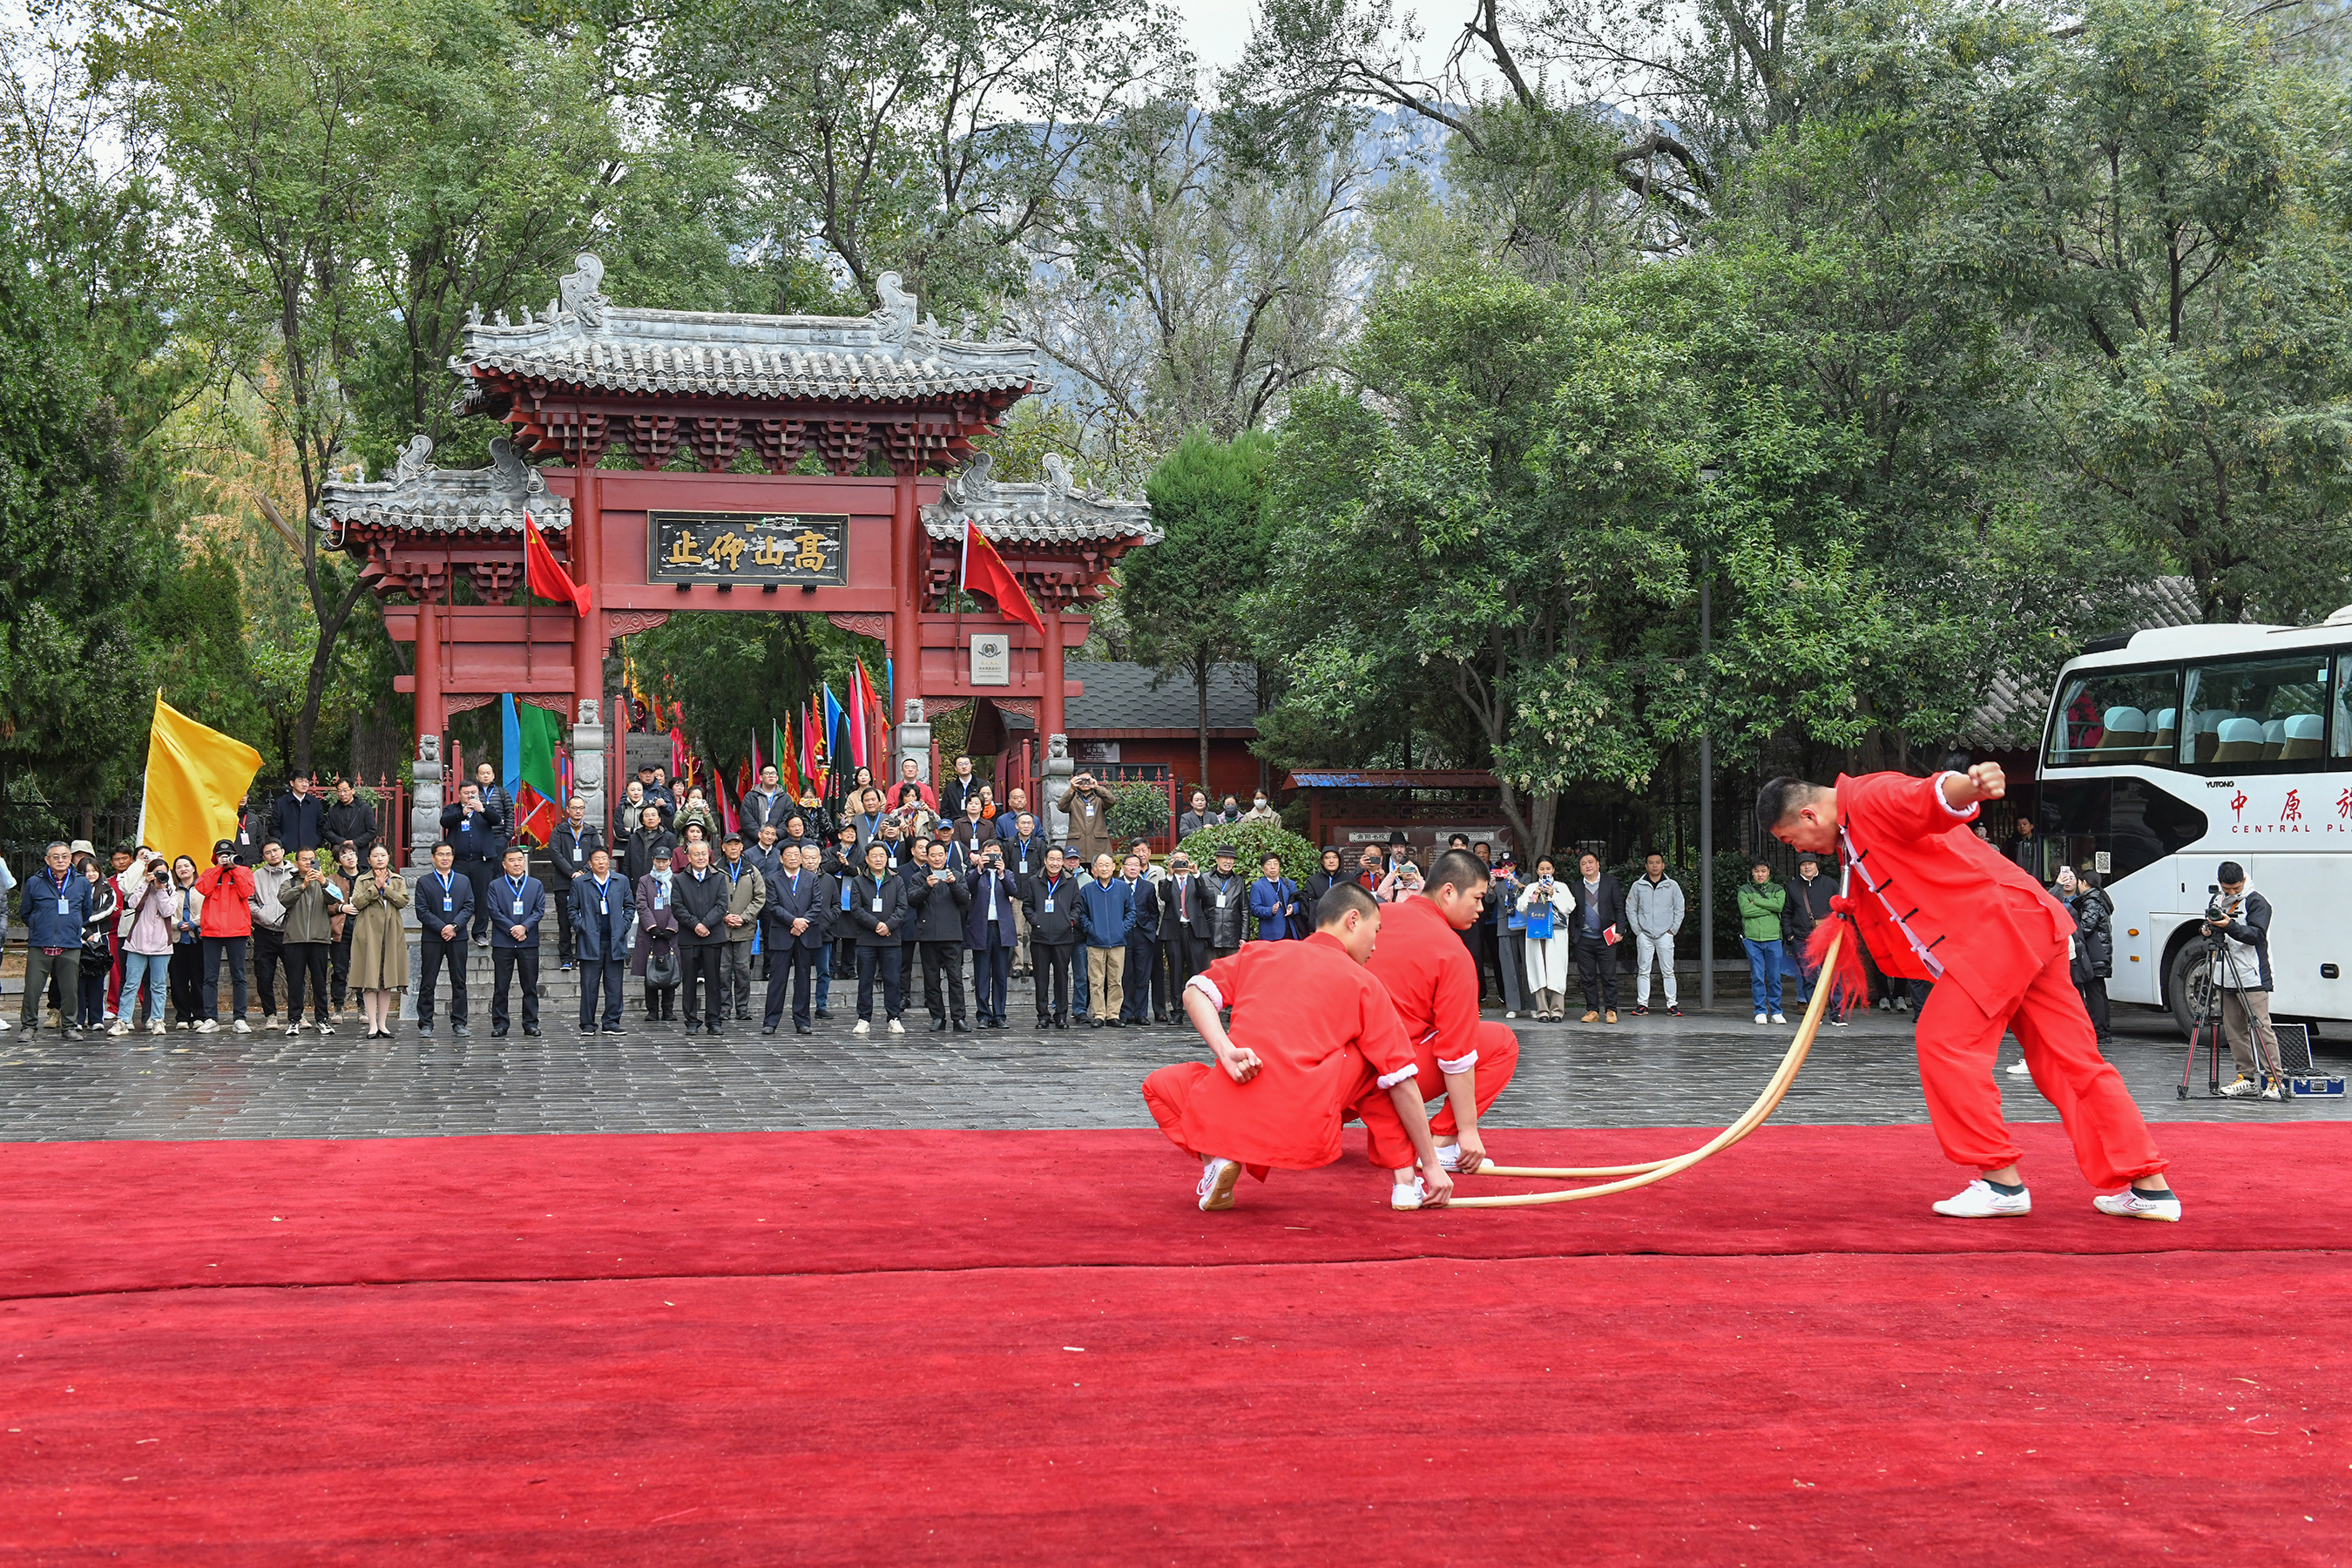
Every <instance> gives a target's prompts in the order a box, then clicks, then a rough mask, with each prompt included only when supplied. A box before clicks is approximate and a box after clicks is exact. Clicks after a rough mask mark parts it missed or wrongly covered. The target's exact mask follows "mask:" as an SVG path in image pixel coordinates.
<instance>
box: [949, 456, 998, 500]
mask: <svg viewBox="0 0 2352 1568" xmlns="http://www.w3.org/2000/svg"><path fill="white" fill-rule="evenodd" d="M994 468H996V454H995V453H993V452H982V453H980V454H978V455H977V456H975V457H974V458H972V460H971V462H969V463H966V464H965V465H964V466H963V467H962V468H958V469H957V470H956V471H955V472H954V473H952V474H950V475H949V476H948V477H947V479H946V480H945V481H944V482H943V483H941V484H940V494H941V495H943V496H945V497H946V498H947V499H948V500H950V501H951V502H953V503H954V504H955V505H957V506H986V505H987V504H988V503H989V502H990V501H992V500H995V499H996V481H995V480H994V479H992V478H990V474H991V473H992V471H993V470H994Z"/></svg>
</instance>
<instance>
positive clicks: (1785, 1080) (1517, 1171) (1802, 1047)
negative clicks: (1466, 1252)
mask: <svg viewBox="0 0 2352 1568" xmlns="http://www.w3.org/2000/svg"><path fill="white" fill-rule="evenodd" d="M1846 934H1847V933H1846V932H1845V931H1836V932H1833V933H1832V935H1831V937H1830V945H1829V950H1828V952H1825V953H1824V954H1823V955H1822V966H1821V983H1820V984H1816V985H1815V986H1814V987H1813V998H1812V1000H1811V1002H1810V1003H1809V1004H1807V1005H1806V1007H1805V1016H1804V1017H1803V1018H1801V1020H1799V1021H1798V1025H1797V1037H1796V1038H1795V1039H1793V1040H1791V1041H1790V1042H1789V1050H1788V1054H1787V1055H1785V1056H1783V1057H1782V1058H1780V1068H1778V1069H1777V1070H1776V1071H1775V1072H1774V1073H1773V1074H1772V1080H1771V1081H1770V1082H1769V1083H1768V1084H1766V1085H1765V1086H1764V1092H1763V1093H1761V1094H1759V1095H1758V1096H1757V1097H1756V1103H1754V1104H1753V1105H1750V1106H1749V1107H1748V1109H1747V1110H1746V1111H1745V1112H1743V1113H1742V1114H1741V1116H1740V1118H1739V1120H1738V1121H1734V1122H1733V1123H1732V1124H1731V1125H1730V1126H1728V1127H1727V1128H1725V1129H1724V1130H1723V1131H1720V1132H1718V1133H1717V1134H1716V1135H1715V1136H1714V1137H1712V1138H1710V1139H1708V1140H1707V1141H1706V1142H1705V1143H1704V1144H1701V1145H1700V1146H1699V1147H1698V1148H1696V1149H1694V1150H1692V1151H1691V1152H1689V1153H1687V1154H1676V1155H1675V1156H1674V1157H1673V1158H1672V1159H1667V1160H1653V1161H1651V1162H1649V1163H1647V1164H1642V1165H1598V1166H1592V1167H1590V1168H1584V1169H1578V1168H1573V1167H1570V1168H1561V1169H1547V1168H1542V1167H1538V1166H1531V1165H1486V1166H1482V1167H1481V1168H1480V1169H1479V1170H1478V1171H1477V1172H1476V1174H1478V1175H1482V1176H1519V1177H1530V1178H1535V1179H1538V1180H1566V1181H1580V1180H1585V1179H1589V1178H1591V1177H1595V1176H1618V1177H1622V1178H1623V1179H1622V1180H1621V1181H1612V1182H1604V1183H1602V1184H1600V1185H1599V1186H1591V1187H1571V1188H1570V1189H1568V1190H1567V1191H1565V1192H1557V1193H1514V1194H1510V1195H1508V1196H1507V1197H1492V1198H1454V1199H1452V1200H1451V1201H1449V1202H1448V1203H1447V1204H1446V1205H1445V1206H1446V1207H1447V1208H1450V1209H1501V1208H1526V1207H1530V1206H1532V1205H1536V1204H1565V1203H1573V1202H1575V1201H1576V1200H1577V1199H1579V1198H1599V1197H1606V1196H1608V1195H1609V1194H1612V1193H1624V1192H1631V1191H1632V1190H1633V1189H1634V1188H1635V1187H1646V1186H1648V1185H1649V1184H1651V1183H1652V1182H1661V1181H1664V1180H1665V1178H1667V1177H1668V1176H1671V1175H1674V1174H1675V1173H1677V1172H1681V1171H1687V1170H1689V1169H1690V1168H1691V1167H1692V1166H1693V1165H1696V1164H1697V1163H1699V1162H1700V1161H1701V1160H1704V1159H1706V1157H1707V1156H1709V1155H1710V1154H1718V1153H1721V1152H1723V1151H1724V1150H1726V1149H1728V1148H1730V1147H1731V1146H1732V1145H1733V1144H1734V1143H1737V1142H1739V1141H1740V1140H1741V1139H1743V1138H1745V1137H1747V1136H1748V1134H1749V1133H1750V1132H1753V1131H1756V1129H1758V1128H1759V1127H1761V1126H1762V1125H1764V1122H1765V1120H1766V1119H1767V1118H1769V1116H1770V1115H1771V1114H1772V1112H1773V1111H1775V1110H1779V1109H1780V1100H1781V1097H1782V1096H1783V1095H1785V1094H1787V1093H1788V1092H1789V1086H1790V1084H1792V1083H1794V1082H1796V1080H1797V1069H1798V1068H1801V1067H1803V1066H1804V1065H1805V1056H1806V1053H1808V1052H1809V1051H1811V1049H1812V1048H1813V1037H1814V1036H1815V1035H1816V1034H1818V1033H1820V1032H1821V1026H1822V1015H1823V1014H1824V1013H1826V1012H1827V1011H1828V1007H1829V995H1830V992H1831V991H1832V989H1833V988H1834V983H1833V982H1832V981H1831V979H1830V977H1831V976H1832V975H1833V974H1835V973H1837V967H1836V966H1837V952H1838V945H1839V943H1841V942H1843V941H1844V940H1845V938H1846Z"/></svg>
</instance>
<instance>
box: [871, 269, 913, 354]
mask: <svg viewBox="0 0 2352 1568" xmlns="http://www.w3.org/2000/svg"><path fill="white" fill-rule="evenodd" d="M874 293H875V296H876V298H877V299H878V300H880V301H881V302H880V303H879V304H877V305H876V306H875V307H874V310H873V313H872V318H871V319H872V321H873V322H874V333H875V336H876V337H877V339H879V340H880V341H881V342H884V343H886V344H887V345H888V346H889V347H891V348H894V349H903V348H906V347H908V345H909V344H911V343H912V342H913V341H914V336H915V297H914V296H913V295H912V294H909V293H908V292H907V290H906V288H905V286H904V284H903V282H902V280H901V279H899V277H898V274H897V273H896V272H885V273H884V274H882V276H881V277H879V278H877V279H875V280H874Z"/></svg>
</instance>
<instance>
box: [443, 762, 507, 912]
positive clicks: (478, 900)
mask: <svg viewBox="0 0 2352 1568" xmlns="http://www.w3.org/2000/svg"><path fill="white" fill-rule="evenodd" d="M441 837H442V839H443V840H444V841H445V842H446V843H447V844H448V845H449V847H450V848H451V849H452V850H453V851H454V852H455V853H456V855H457V874H458V875H459V876H461V877H463V878H465V879H466V880H467V881H468V882H471V883H472V884H473V885H474V942H475V944H476V945H477V946H487V945H488V942H489V940H490V897H489V890H490V879H491V878H492V877H494V876H496V875H497V874H498V873H497V871H496V870H495V869H494V868H495V867H496V866H497V865H498V864H499V861H500V860H502V859H504V858H506V849H507V833H506V824H505V822H504V821H503V820H502V819H501V818H500V817H499V814H498V813H497V812H495V811H492V810H491V809H490V808H489V807H488V806H487V805H483V804H482V792H481V790H480V789H479V788H478V787H477V786H475V785H473V784H460V785H458V786H457V804H456V805H445V806H443V807H442V808H441Z"/></svg>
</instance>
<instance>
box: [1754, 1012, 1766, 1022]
mask: <svg viewBox="0 0 2352 1568" xmlns="http://www.w3.org/2000/svg"><path fill="white" fill-rule="evenodd" d="M1756 1021H1757V1022H1758V1023H1759V1024H1760V1023H1762V1022H1764V1015H1763V1014H1761V1013H1759V1014H1757V1015H1756Z"/></svg>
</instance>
